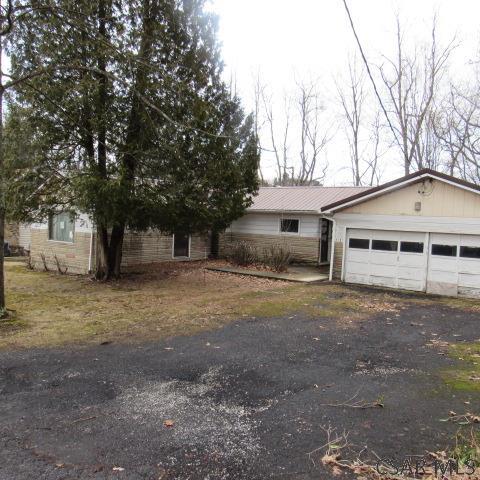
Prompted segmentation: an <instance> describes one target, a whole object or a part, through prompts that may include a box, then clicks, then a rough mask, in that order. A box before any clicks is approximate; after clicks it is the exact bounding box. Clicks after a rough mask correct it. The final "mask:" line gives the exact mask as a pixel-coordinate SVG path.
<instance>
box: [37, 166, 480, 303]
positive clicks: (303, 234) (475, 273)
mask: <svg viewBox="0 0 480 480" xmlns="http://www.w3.org/2000/svg"><path fill="white" fill-rule="evenodd" d="M30 235H31V240H30V251H31V256H32V261H33V263H34V265H35V266H36V267H39V268H42V266H43V261H44V259H45V261H46V262H47V265H48V266H49V268H52V269H55V267H56V263H57V260H58V261H59V262H60V264H61V265H62V266H65V267H68V271H69V272H70V273H82V274H86V273H89V272H91V271H92V269H93V266H94V264H95V263H94V262H95V248H94V244H95V243H94V242H95V228H94V226H93V225H92V224H91V222H90V220H89V219H88V218H87V217H86V216H85V215H80V216H79V217H78V218H77V219H76V220H75V221H72V220H71V218H70V217H69V216H68V215H67V214H59V215H57V216H55V217H52V218H50V220H49V222H46V223H44V224H34V225H32V226H31V229H30ZM238 241H246V242H248V243H250V244H252V245H255V246H257V247H258V248H259V250H260V249H262V248H264V247H268V246H269V245H272V244H281V245H285V246H287V247H288V248H289V250H290V251H291V253H292V256H293V259H294V261H297V262H309V263H313V264H317V265H324V266H325V268H327V266H328V268H329V273H330V279H331V280H332V279H335V280H341V281H344V282H348V283H358V284H365V285H378V286H384V287H391V288H400V289H407V290H415V291H423V292H427V293H437V294H445V295H453V296H466V297H479V298H480V186H478V185H475V184H473V183H469V182H466V181H463V180H460V179H458V178H455V177H452V176H449V175H445V174H443V173H439V172H436V171H433V170H429V169H424V170H421V171H418V172H415V173H413V174H410V175H407V176H405V177H402V178H399V179H397V180H394V181H392V182H388V183H386V184H384V185H380V186H378V187H374V188H371V187H265V188H260V190H259V192H258V195H257V196H256V197H255V198H254V202H253V205H252V206H251V207H250V208H249V209H248V211H247V212H246V214H245V215H244V216H243V217H241V218H240V219H238V220H236V221H235V222H233V223H232V224H231V226H230V227H229V228H228V229H227V230H226V231H225V232H224V233H223V234H222V235H221V236H220V239H219V242H218V251H219V254H220V255H221V256H222V255H227V254H228V252H229V249H230V248H231V247H232V245H233V244H234V243H235V242H238ZM214 244H215V250H216V249H217V242H216V241H215V242H212V239H211V238H209V236H198V235H186V234H182V233H177V234H175V235H165V234H163V233H161V232H158V231H153V230H152V231H148V232H144V233H134V232H129V233H128V234H127V235H126V238H125V242H124V255H123V266H127V267H128V266H132V265H137V264H140V263H155V262H162V261H167V260H197V259H204V258H206V257H208V256H209V254H210V252H211V250H212V246H213V245H214Z"/></svg>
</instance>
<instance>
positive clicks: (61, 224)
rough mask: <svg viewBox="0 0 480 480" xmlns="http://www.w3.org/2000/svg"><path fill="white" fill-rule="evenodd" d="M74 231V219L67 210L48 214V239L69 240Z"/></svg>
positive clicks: (70, 240)
mask: <svg viewBox="0 0 480 480" xmlns="http://www.w3.org/2000/svg"><path fill="white" fill-rule="evenodd" d="M74 231H75V220H74V219H73V218H72V215H71V214H70V213H67V212H62V213H58V214H56V215H50V217H49V218H48V239H49V240H54V241H56V242H71V243H73V236H74Z"/></svg>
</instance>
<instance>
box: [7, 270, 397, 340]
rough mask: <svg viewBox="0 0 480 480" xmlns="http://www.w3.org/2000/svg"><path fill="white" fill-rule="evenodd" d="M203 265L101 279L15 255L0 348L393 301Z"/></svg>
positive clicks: (192, 329) (133, 336) (343, 315)
mask: <svg viewBox="0 0 480 480" xmlns="http://www.w3.org/2000/svg"><path fill="white" fill-rule="evenodd" d="M204 266H205V263H203V262H191V263H165V264H157V265H152V266H149V267H144V268H143V269H142V270H141V271H132V272H129V273H127V274H125V275H124V277H123V278H122V279H121V280H120V281H118V282H111V283H98V282H95V281H92V280H90V279H88V278H86V277H79V276H71V275H57V274H54V273H48V272H34V271H31V270H28V269H27V268H26V267H25V265H24V264H22V263H15V262H9V263H7V264H6V278H7V306H8V308H9V309H11V310H12V311H13V312H12V314H11V318H10V319H9V320H8V321H3V322H1V323H0V348H28V347H41V346H54V345H62V344H71V343H89V342H102V341H107V340H117V341H136V340H144V339H157V338H162V337H169V336H175V335H190V334H194V333H197V332H201V331H204V330H207V329H213V328H218V327H220V326H222V325H224V324H226V323H228V322H230V321H232V320H233V319H238V318H243V317H246V318H252V317H275V316H281V315H287V314H293V313H294V312H301V313H302V314H305V315H310V316H316V317H334V318H338V319H347V320H351V319H355V318H358V317H359V316H362V315H368V314H372V313H375V311H376V310H377V308H378V305H382V309H383V308H384V307H385V305H389V306H391V302H392V300H391V299H390V298H389V295H388V294H385V293H381V292H379V293H378V294H374V295H372V296H370V297H369V298H368V301H366V299H365V296H364V294H362V293H359V292H355V290H349V289H348V288H347V287H345V286H341V285H328V284H319V285H305V284H293V283H288V282H283V281H276V280H269V279H263V278H255V277H244V276H238V275H232V274H226V273H220V272H212V271H205V270H204V268H203V267H204ZM377 297H378V298H377ZM395 302H398V300H395ZM375 305H376V308H374V306H375Z"/></svg>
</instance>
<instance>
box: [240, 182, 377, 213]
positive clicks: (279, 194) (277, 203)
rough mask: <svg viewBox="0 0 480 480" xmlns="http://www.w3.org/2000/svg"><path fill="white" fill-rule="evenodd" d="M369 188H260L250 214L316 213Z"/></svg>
mask: <svg viewBox="0 0 480 480" xmlns="http://www.w3.org/2000/svg"><path fill="white" fill-rule="evenodd" d="M370 188H371V187H260V189H259V191H258V195H257V196H255V197H254V199H253V202H254V203H253V205H252V206H251V207H250V208H249V209H248V211H251V212H270V211H271V212H278V211H287V212H288V211H290V212H310V213H313V212H316V213H318V212H319V211H320V209H321V208H322V207H324V206H325V205H329V204H331V203H334V202H338V201H341V200H343V199H345V198H348V197H351V196H352V195H355V194H358V193H361V192H364V191H366V190H370Z"/></svg>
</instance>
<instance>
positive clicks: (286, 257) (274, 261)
mask: <svg viewBox="0 0 480 480" xmlns="http://www.w3.org/2000/svg"><path fill="white" fill-rule="evenodd" d="M263 261H264V262H265V263H266V264H267V265H269V266H270V267H271V268H272V269H273V270H275V271H276V272H284V271H285V270H286V269H287V267H288V265H290V263H291V262H292V252H291V251H290V249H289V248H288V247H286V246H284V245H270V246H268V247H266V248H264V250H263Z"/></svg>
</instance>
